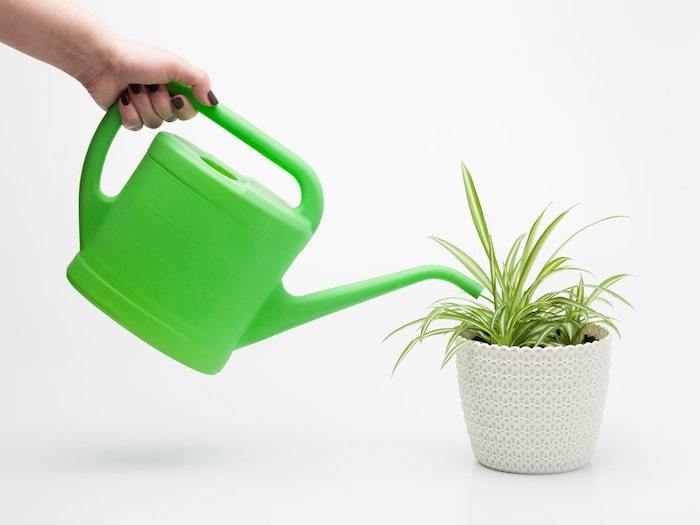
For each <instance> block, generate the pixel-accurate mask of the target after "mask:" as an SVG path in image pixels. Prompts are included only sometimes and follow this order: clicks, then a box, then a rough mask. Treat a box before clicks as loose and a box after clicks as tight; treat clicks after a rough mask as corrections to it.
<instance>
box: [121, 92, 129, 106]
mask: <svg viewBox="0 0 700 525" xmlns="http://www.w3.org/2000/svg"><path fill="white" fill-rule="evenodd" d="M119 100H121V101H122V104H124V105H125V106H128V105H129V102H130V100H129V92H128V91H127V90H126V89H125V90H124V91H122V94H121V95H119Z"/></svg>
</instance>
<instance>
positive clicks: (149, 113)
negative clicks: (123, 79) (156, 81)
mask: <svg viewBox="0 0 700 525" xmlns="http://www.w3.org/2000/svg"><path fill="white" fill-rule="evenodd" d="M128 92H129V96H130V97H131V102H132V104H133V105H134V107H135V108H136V111H138V113H139V116H140V117H141V122H143V123H144V125H145V126H146V127H147V128H151V129H156V128H158V127H160V125H161V124H162V123H163V119H162V118H161V117H160V116H159V115H158V113H156V111H155V110H154V109H153V105H152V104H151V97H150V96H149V93H148V90H147V89H146V87H145V86H142V85H141V84H129V90H128Z"/></svg>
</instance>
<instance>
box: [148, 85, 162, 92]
mask: <svg viewBox="0 0 700 525" xmlns="http://www.w3.org/2000/svg"><path fill="white" fill-rule="evenodd" d="M158 88H160V85H158V84H148V85H147V86H146V89H148V91H150V92H151V93H155V92H156V91H158Z"/></svg>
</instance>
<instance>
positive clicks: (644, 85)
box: [0, 0, 700, 525]
mask: <svg viewBox="0 0 700 525" xmlns="http://www.w3.org/2000/svg"><path fill="white" fill-rule="evenodd" d="M86 4H87V5H88V6H90V7H91V8H92V9H93V10H94V11H95V12H97V13H98V14H99V15H100V16H102V17H104V18H105V19H106V20H108V21H109V23H110V24H112V25H113V26H114V27H115V28H117V29H118V30H121V31H124V32H126V33H128V34H130V35H131V36H134V37H138V38H142V39H147V40H150V41H152V42H154V43H158V44H161V45H165V46H168V47H171V48H173V49H175V50H176V51H179V52H181V53H182V54H184V55H186V56H188V57H189V58H190V59H192V60H193V61H195V62H198V63H200V64H201V65H202V66H204V67H206V68H207V69H208V70H209V71H210V73H211V76H212V78H213V79H214V85H215V86H216V89H215V91H216V93H217V95H218V97H219V99H220V100H222V101H223V102H225V103H227V104H230V105H231V106H233V107H234V108H236V109H237V110H238V111H239V112H240V113H241V114H242V115H244V116H246V117H248V118H249V119H251V120H252V121H253V122H255V123H257V124H258V125H260V126H261V127H262V128H263V129H265V130H267V131H268V132H269V133H271V134H272V135H273V136H275V137H276V138H278V139H279V140H280V141H282V142H283V143H285V144H287V145H288V146H289V147H291V148H292V149H294V150H295V151H297V152H298V153H300V154H301V155H302V156H303V157H304V158H305V159H306V160H308V161H309V162H310V163H311V165H312V166H314V168H315V169H316V171H317V172H318V174H319V176H320V177H321V179H322V182H323V184H324V188H325V193H326V204H327V210H326V214H325V217H324V220H323V222H322V225H321V228H320V230H319V231H318V233H317V235H316V236H315V238H314V239H313V241H312V242H311V244H310V245H309V247H308V249H307V250H306V251H305V252H304V253H303V254H302V256H301V257H300V258H299V260H298V263H297V264H296V265H295V266H294V268H293V269H292V271H291V272H290V274H289V276H288V280H287V281H288V285H289V288H290V289H291V290H293V291H296V292H302V291H310V290H313V289H318V288H321V287H325V286H330V285H333V284H337V283H341V282H346V281H350V280H353V279H358V278H361V277H366V276H370V275H373V274H378V273H380V272H385V271H390V270H393V269H397V268H399V267H405V266H409V265H415V264H420V263H426V262H437V263H448V264H452V262H451V260H450V259H449V257H448V256H447V255H445V254H444V253H443V252H442V251H441V250H440V249H439V248H438V247H437V246H434V245H432V244H431V242H430V241H429V240H427V239H426V236H428V235H430V234H438V235H441V236H444V237H446V238H448V239H451V240H453V241H454V242H456V243H458V244H459V245H461V246H463V247H464V248H465V249H468V250H471V251H477V249H478V246H477V242H476V239H475V237H474V235H473V233H472V231H471V229H470V226H469V224H468V221H467V211H466V205H465V202H464V196H463V193H462V189H461V186H460V184H461V183H460V179H459V168H458V166H459V161H460V160H462V159H463V160H465V161H466V162H467V163H468V165H469V167H470V168H471V170H472V172H473V174H474V176H475V178H476V181H477V184H478V186H479V190H480V192H481V194H482V196H483V200H484V206H485V208H486V212H487V214H488V216H489V219H490V221H491V223H492V229H493V233H494V235H495V237H496V240H497V242H498V243H499V244H500V245H503V244H504V242H510V240H511V239H512V238H514V237H515V235H516V234H517V233H519V232H520V231H521V230H522V229H523V228H524V227H525V226H526V224H527V223H528V222H529V221H530V220H531V219H532V217H533V216H534V214H535V213H536V212H537V211H538V210H539V209H540V207H541V206H542V205H544V204H545V203H547V202H549V201H555V202H556V203H557V205H559V206H560V207H563V206H568V205H569V204H571V203H574V202H583V203H585V206H582V207H580V208H579V209H577V211H576V212H575V220H572V221H571V222H570V223H569V224H570V225H571V226H573V225H578V224H582V223H583V222H584V221H586V220H588V219H591V218H595V217H598V216H601V215H604V214H608V213H617V212H622V213H627V214H629V215H631V216H633V220H631V221H627V222H625V223H619V224H616V225H610V226H609V227H606V228H602V229H599V230H596V231H591V232H590V233H588V234H587V237H585V239H582V242H580V243H578V244H576V245H575V246H574V247H573V248H572V249H571V251H570V253H571V254H572V255H573V256H575V257H577V260H578V262H579V263H580V264H582V265H584V266H587V267H590V268H591V269H593V270H594V271H595V272H596V273H597V274H598V275H599V276H602V275H605V274H608V273H612V272H616V271H629V272H632V273H634V274H635V275H636V277H635V278H634V279H633V280H630V281H629V282H628V283H626V284H624V285H623V286H622V287H621V290H622V291H623V292H624V293H626V294H627V295H628V296H629V298H630V299H631V300H633V301H634V302H635V304H636V306H637V310H636V311H635V312H628V311H624V310H621V311H620V312H619V317H620V325H621V328H622V330H623V335H624V338H623V339H622V340H621V341H617V342H616V343H615V351H614V353H613V362H612V372H611V383H610V392H609V398H608V406H607V409H606V412H605V416H604V420H603V425H602V429H601V435H600V439H599V447H598V450H597V452H596V454H595V456H594V458H593V465H592V466H591V467H589V468H585V469H583V470H580V471H577V472H574V473H571V474H563V475H558V476H545V477H528V476H516V475H508V474H501V473H497V472H493V471H489V470H487V469H484V468H483V467H480V466H478V465H477V464H476V463H475V461H474V458H473V456H472V453H471V450H470V448H469V444H468V440H467V434H466V430H465V428H464V422H463V421H462V415H461V413H460V406H459V397H458V392H457V384H456V380H455V378H454V371H453V370H446V371H444V372H440V371H439V359H440V357H439V352H440V347H439V344H438V343H437V342H436V343H433V344H428V345H426V346H425V347H424V348H422V349H421V350H420V351H416V352H415V354H414V355H413V356H411V358H409V359H407V361H406V362H405V366H402V369H401V370H400V371H399V373H398V374H397V375H396V376H395V377H394V379H393V380H390V379H389V371H390V369H391V365H392V364H393V361H394V358H395V356H396V353H397V352H398V351H399V348H400V345H401V342H402V341H400V340H396V341H394V342H391V343H388V344H385V345H380V343H379V342H380V340H381V338H382V337H383V336H384V335H385V334H386V332H387V331H388V330H390V329H391V328H393V327H394V326H396V325H397V324H399V323H400V322H402V321H404V320H407V319H411V318H413V317H414V316H417V315H420V314H421V313H422V311H423V307H424V306H425V305H427V304H428V303H429V302H431V301H432V300H434V299H437V298H440V297H442V296H445V295H448V294H450V293H451V292H452V289H451V287H450V286H449V285H447V284H443V283H425V284H422V285H420V286H416V287H413V288H412V289H407V290H404V291H401V292H397V293H394V294H392V295H389V296H386V297H383V298H380V299H377V300H375V301H372V302H370V303H367V304H364V305H361V306H359V307H357V308H354V309H351V310H347V311H344V312H341V313H338V314H336V315H334V316H331V317H328V318H326V319H323V320H320V321H317V322H314V323H312V324H309V325H306V326H304V327H301V328H299V329H296V330H294V331H292V332H289V333H286V334H282V335H280V336H278V337H275V338H274V339H271V340H268V341H265V342H263V343H261V344H258V345H256V346H255V347H254V348H249V349H244V350H241V351H240V352H239V353H237V354H235V355H234V357H233V358H232V360H231V362H230V363H229V364H228V366H227V367H226V368H225V369H224V371H223V372H222V373H221V374H220V375H218V376H215V377H207V376H203V375H199V374H197V373H195V372H192V371H190V370H187V369H185V368H183V367H181V366H180V365H178V364H177V363H175V362H172V361H170V360H168V359H167V358H165V357H164V356H161V355H160V354H159V353H158V352H156V351H154V350H151V349H150V348H148V347H146V346H145V345H144V344H143V343H141V342H140V341H138V340H137V339H135V338H134V337H132V336H131V335H130V334H128V333H126V332H125V331H124V330H122V329H121V328H120V327H118V326H117V325H116V324H114V323H113V322H112V321H110V320H109V319H107V318H105V317H104V316H103V315H102V314H101V313H100V312H98V311H97V310H96V309H95V308H93V307H92V306H91V305H90V304H88V303H87V301H85V300H84V299H83V298H81V297H80V296H79V295H78V294H77V293H75V292H74V291H73V290H72V289H71V288H70V286H69V284H68V282H67V281H66V280H65V277H64V271H65V266H66V264H67V263H68V262H69V260H70V258H71V257H72V256H73V255H74V252H75V250H76V248H77V239H78V232H77V208H76V207H77V191H76V190H77V184H78V175H79V170H80V164H81V161H82V155H83V153H84V150H85V147H86V145H87V142H88V140H89V138H90V136H91V133H92V131H93V129H94V127H95V125H96V124H97V121H98V118H99V115H100V111H99V109H98V108H96V107H95V106H94V105H93V104H92V102H91V101H90V100H89V99H88V97H87V96H86V95H85V94H84V93H83V92H82V91H81V88H80V87H79V86H78V85H76V84H75V82H74V81H72V80H71V79H68V78H65V77H63V76H62V75H61V74H60V73H58V72H56V71H54V70H52V69H51V68H49V67H48V66H44V65H42V64H39V63H37V62H33V61H31V60H29V59H26V58H23V57H21V56H19V55H18V54H16V53H15V52H13V51H11V50H9V49H6V48H0V65H1V66H2V70H3V72H4V75H3V82H2V83H0V96H1V97H2V100H3V101H4V103H3V109H2V119H1V120H0V144H2V153H1V154H0V173H1V174H2V183H3V186H2V191H0V231H1V232H2V235H3V243H2V258H0V276H1V277H0V283H1V284H0V287H1V290H2V301H1V304H0V323H1V324H0V327H1V328H2V333H3V339H2V343H1V344H0V523H3V524H5V523H7V524H12V525H17V524H24V523H31V524H35V523H52V524H71V525H76V524H95V523H100V524H112V523H171V524H175V523H187V524H191V523H205V522H206V523H212V524H215V523H245V524H247V525H248V524H259V523H304V524H312V523H319V524H321V523H322V524H327V523H333V524H342V523H353V524H356V523H404V524H408V523H421V524H424V523H439V524H443V523H444V524H453V523H493V524H495V523H553V524H554V523H562V521H563V520H564V517H565V518H566V520H567V521H568V522H569V523H621V522H634V523H659V522H660V521H661V520H662V519H663V521H664V522H672V523H691V522H695V523H697V521H698V519H699V518H700V515H699V511H698V509H697V501H696V500H697V487H698V484H699V479H698V477H699V476H698V467H700V452H699V450H700V449H699V448H698V446H697V443H698V440H699V439H700V424H699V423H698V418H697V413H698V409H697V402H698V395H699V392H698V380H697V377H698V373H697V370H698V368H699V366H700V352H698V344H697V330H696V326H697V297H698V284H697V269H696V264H697V246H696V242H697V238H698V235H697V227H698V224H700V221H699V219H700V217H699V215H700V212H699V211H698V204H697V203H698V197H699V196H700V191H699V190H700V182H698V173H699V172H700V170H699V168H700V160H698V159H700V157H699V156H698V154H697V147H698V139H699V138H700V137H699V132H698V129H700V128H699V127H698V122H700V103H699V102H698V100H699V99H698V93H700V79H699V76H698V68H697V50H698V49H699V48H700V33H698V31H697V27H698V23H699V22H700V14H699V12H698V4H697V3H694V2H664V3H656V2H634V3H632V2H610V1H605V2H585V3H583V2H561V1H551V2H507V3H504V2H463V1H459V2H457V1H455V2H440V1H434V0H433V1H412V2H408V1H401V2H399V1H372V2H369V1H364V2H357V1H356V2H343V3H340V2H327V1H326V2H321V1H319V2H308V1H304V0H300V1H298V2H282V1H279V2H272V1H267V2H266V1H259V2H213V1H200V2H197V3H196V10H193V9H192V7H193V4H192V3H191V2H186V3H185V2H182V3H180V2H172V1H168V2H166V1H160V2H157V1H153V2H143V1H140V2H136V1H121V2H107V1H100V2H97V1H92V2H86ZM169 129H170V130H171V131H172V130H175V131H176V132H177V133H182V134H183V135H184V136H186V137H189V138H191V139H193V140H194V141H195V142H197V143H198V144H200V145H201V146H203V147H205V148H206V149H208V150H210V151H212V152H213V153H215V154H217V155H218V156H219V157H220V158H222V160H224V161H227V162H228V163H229V164H231V165H232V166H234V167H235V168H237V169H239V170H240V171H241V172H242V173H244V174H246V175H252V174H256V175H257V174H258V173H260V172H261V171H262V172H263V176H262V177H261V179H262V180H263V181H264V182H265V183H267V184H269V185H270V187H272V188H273V189H275V190H277V191H279V192H280V193H281V194H283V195H287V196H291V197H293V196H294V192H293V183H292V181H291V180H290V179H289V178H285V177H282V176H281V175H279V174H278V173H277V172H276V171H275V170H272V169H269V168H268V167H267V166H266V165H265V163H262V162H259V161H257V159H256V158H255V157H254V156H253V155H251V154H249V153H247V152H246V151H245V149H244V148H241V147H239V146H238V145H235V144H233V143H232V142H231V140H230V139H228V138H227V137H226V136H225V135H224V134H223V133H222V132H220V131H218V130H216V129H215V128H214V127H213V126H212V125H210V124H209V123H207V122H205V120H204V119H197V120H196V121H194V122H191V123H187V124H179V125H174V126H170V127H169ZM150 137H151V134H149V133H139V134H136V135H128V134H126V133H124V134H122V135H120V137H119V140H118V144H117V146H116V149H115V151H114V155H113V156H112V158H111V159H110V162H109V164H110V165H109V167H108V173H107V176H106V179H107V180H106V181H105V186H106V187H107V188H108V189H110V190H111V191H112V192H116V191H118V188H119V187H120V184H121V183H123V181H124V180H125V178H126V177H127V176H128V174H129V173H130V171H131V169H132V168H133V167H134V165H135V164H136V163H137V162H138V158H139V156H140V155H141V154H142V152H143V151H144V149H145V147H146V145H147V143H148V141H149V140H150Z"/></svg>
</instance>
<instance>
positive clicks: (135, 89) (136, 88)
mask: <svg viewBox="0 0 700 525" xmlns="http://www.w3.org/2000/svg"><path fill="white" fill-rule="evenodd" d="M129 87H130V88H131V91H133V93H134V95H138V94H139V93H141V84H129Z"/></svg>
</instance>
